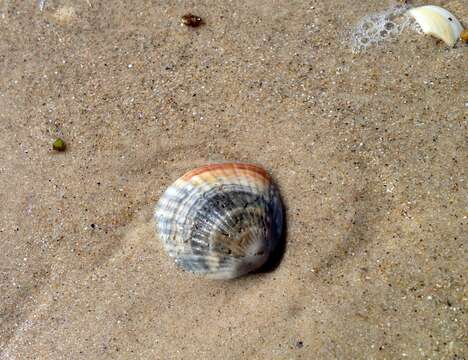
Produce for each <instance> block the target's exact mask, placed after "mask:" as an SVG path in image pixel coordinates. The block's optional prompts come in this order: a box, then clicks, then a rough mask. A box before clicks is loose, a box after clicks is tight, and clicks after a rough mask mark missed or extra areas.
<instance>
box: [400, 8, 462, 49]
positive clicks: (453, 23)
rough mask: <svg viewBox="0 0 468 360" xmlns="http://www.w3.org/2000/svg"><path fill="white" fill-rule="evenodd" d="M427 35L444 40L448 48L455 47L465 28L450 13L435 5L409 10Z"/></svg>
mask: <svg viewBox="0 0 468 360" xmlns="http://www.w3.org/2000/svg"><path fill="white" fill-rule="evenodd" d="M408 13H409V14H410V15H411V16H412V17H413V18H414V19H415V20H416V22H417V23H418V24H419V26H420V27H421V29H422V31H423V32H424V33H425V34H429V35H432V36H435V37H436V38H438V39H441V40H443V41H444V42H445V43H446V44H447V45H448V46H454V45H455V43H456V42H457V40H458V38H459V37H460V34H461V32H462V31H463V27H462V25H461V24H460V22H459V21H458V20H457V19H456V18H455V16H453V15H452V14H451V13H450V12H449V11H447V10H445V9H444V8H441V7H440V6H435V5H426V6H420V7H417V8H413V9H410V10H408Z"/></svg>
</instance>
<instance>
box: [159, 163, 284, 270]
mask: <svg viewBox="0 0 468 360" xmlns="http://www.w3.org/2000/svg"><path fill="white" fill-rule="evenodd" d="M154 217H155V220H156V225H157V226H156V227H157V232H158V233H159V237H160V239H161V241H162V243H163V246H164V249H165V250H166V252H167V254H168V255H169V256H170V257H172V258H173V259H174V260H175V262H176V264H177V265H179V266H180V267H182V268H183V269H185V270H187V271H190V272H193V273H196V274H201V275H205V276H207V277H209V278H214V279H232V278H236V277H239V276H241V275H244V274H247V273H248V272H251V271H254V270H256V269H258V268H259V267H261V266H262V265H263V264H264V263H265V262H266V260H267V259H268V257H269V255H270V254H271V253H272V251H273V250H274V249H275V247H276V245H277V244H278V241H279V239H280V236H281V232H282V225H283V210H282V205H281V200H280V197H279V193H278V191H277V189H276V187H275V185H274V184H273V182H272V180H271V178H270V177H269V176H268V174H267V172H266V171H265V170H264V169H262V168H261V167H259V166H256V165H252V164H245V163H222V164H213V165H206V166H202V167H199V168H196V169H194V170H192V171H190V172H188V173H186V174H185V175H183V176H182V177H180V178H179V179H177V180H176V181H175V182H174V183H173V184H172V185H171V186H169V188H168V189H167V190H166V191H165V192H164V194H163V195H162V196H161V198H160V200H159V201H158V203H157V204H156V208H155V212H154Z"/></svg>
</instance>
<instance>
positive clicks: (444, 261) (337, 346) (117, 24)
mask: <svg viewBox="0 0 468 360" xmlns="http://www.w3.org/2000/svg"><path fill="white" fill-rule="evenodd" d="M397 4H401V2H397V1H390V0H386V1H373V0H361V1H344V0H341V1H338V0H329V1H318V0H317V1H313V0H312V1H287V2H285V1H276V0H273V1H272V0H246V1H172V0H169V1H143V0H134V1H110V2H107V1H99V2H98V1H94V0H82V1H71V0H55V1H47V2H45V3H44V4H41V3H40V2H39V3H38V2H35V1H11V0H1V1H0V189H1V191H0V202H1V207H0V359H1V360H13V359H15V360H23V359H100V360H104V359H181V360H183V359H224V360H228V359H450V360H455V359H458V360H461V359H466V358H467V357H468V349H467V343H468V337H467V333H468V332H467V324H468V316H467V297H468V295H467V287H466V285H467V280H466V276H467V255H466V245H467V217H468V191H467V190H468V188H467V184H466V181H467V179H466V170H467V168H468V160H467V155H468V149H467V133H468V132H467V113H468V86H467V83H468V75H467V72H466V68H467V58H468V56H467V55H468V46H467V45H463V44H460V43H458V44H457V45H456V46H455V47H454V48H452V49H449V48H447V46H446V45H445V44H444V43H442V42H441V41H437V40H436V39H434V38H431V37H429V36H423V35H421V34H418V33H417V32H415V31H410V30H408V31H404V32H402V33H401V35H400V36H398V37H397V38H395V39H394V40H393V41H387V42H384V43H383V44H380V45H375V46H371V47H369V48H367V49H366V50H365V51H361V52H355V51H353V49H352V45H351V33H352V31H353V28H354V26H355V25H356V24H357V23H358V22H359V21H360V19H361V18H363V17H364V16H366V15H368V14H372V13H375V12H381V11H384V10H385V9H389V8H392V7H394V6H396V5H397ZM414 4H415V3H414V2H413V3H411V5H414ZM418 4H429V2H424V1H423V2H419V3H418ZM431 4H436V5H442V6H444V7H446V8H447V9H448V10H450V11H452V12H453V13H454V14H455V15H456V16H457V17H458V19H459V20H460V21H461V22H462V23H463V24H464V25H465V26H466V25H467V24H468V7H467V4H466V2H465V1H464V0H451V1H439V0H435V1H433V2H431ZM41 5H43V6H42V10H41ZM189 12H190V13H193V14H196V15H199V16H201V17H202V18H203V20H204V24H203V25H202V26H200V27H197V28H189V27H187V26H183V25H181V16H182V15H184V14H186V13H189ZM57 137H60V138H62V139H63V140H64V141H65V143H66V146H67V148H66V151H64V152H57V151H54V150H52V143H53V142H54V140H55V139H56V138H57ZM220 161H242V162H251V163H255V164H259V165H261V166H263V167H264V168H265V169H267V171H268V172H269V173H270V174H271V175H272V177H273V178H274V179H275V182H276V184H277V185H278V187H279V189H280V192H281V196H282V199H283V202H284V207H285V211H286V216H287V236H286V248H285V251H284V255H283V258H282V261H281V263H280V264H279V266H277V267H276V268H274V269H271V271H268V272H264V273H259V274H252V275H249V276H246V277H242V278H239V279H237V280H233V281H213V280H207V279H203V278H198V277H195V276H193V275H192V274H189V273H186V272H183V271H181V270H180V269H178V268H176V267H175V265H174V263H173V262H172V260H171V259H169V258H168V257H167V256H166V254H165V253H164V250H163V248H162V246H161V244H160V242H159V240H158V237H157V235H156V233H155V230H154V229H155V224H154V220H153V209H154V205H155V203H156V202H157V200H158V199H159V197H160V196H161V194H162V193H163V192H164V190H165V189H166V188H167V187H168V186H169V185H170V184H171V183H172V182H173V181H174V180H176V179H177V178H178V177H179V176H181V175H182V174H183V173H185V172H186V171H189V170H191V169H193V168H194V167H196V166H200V165H204V164H208V163H213V162H220Z"/></svg>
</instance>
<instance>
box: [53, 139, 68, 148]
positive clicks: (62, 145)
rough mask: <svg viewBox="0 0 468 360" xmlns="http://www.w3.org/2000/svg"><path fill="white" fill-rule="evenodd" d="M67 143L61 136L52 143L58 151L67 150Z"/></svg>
mask: <svg viewBox="0 0 468 360" xmlns="http://www.w3.org/2000/svg"><path fill="white" fill-rule="evenodd" d="M66 147H67V145H65V141H63V140H62V139H60V138H57V139H56V140H55V141H54V143H53V144H52V149H54V150H56V151H65V148H66Z"/></svg>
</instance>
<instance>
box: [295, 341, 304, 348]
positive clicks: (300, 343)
mask: <svg viewBox="0 0 468 360" xmlns="http://www.w3.org/2000/svg"><path fill="white" fill-rule="evenodd" d="M303 346H304V343H303V342H302V341H297V342H296V348H297V349H302V347H303Z"/></svg>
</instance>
